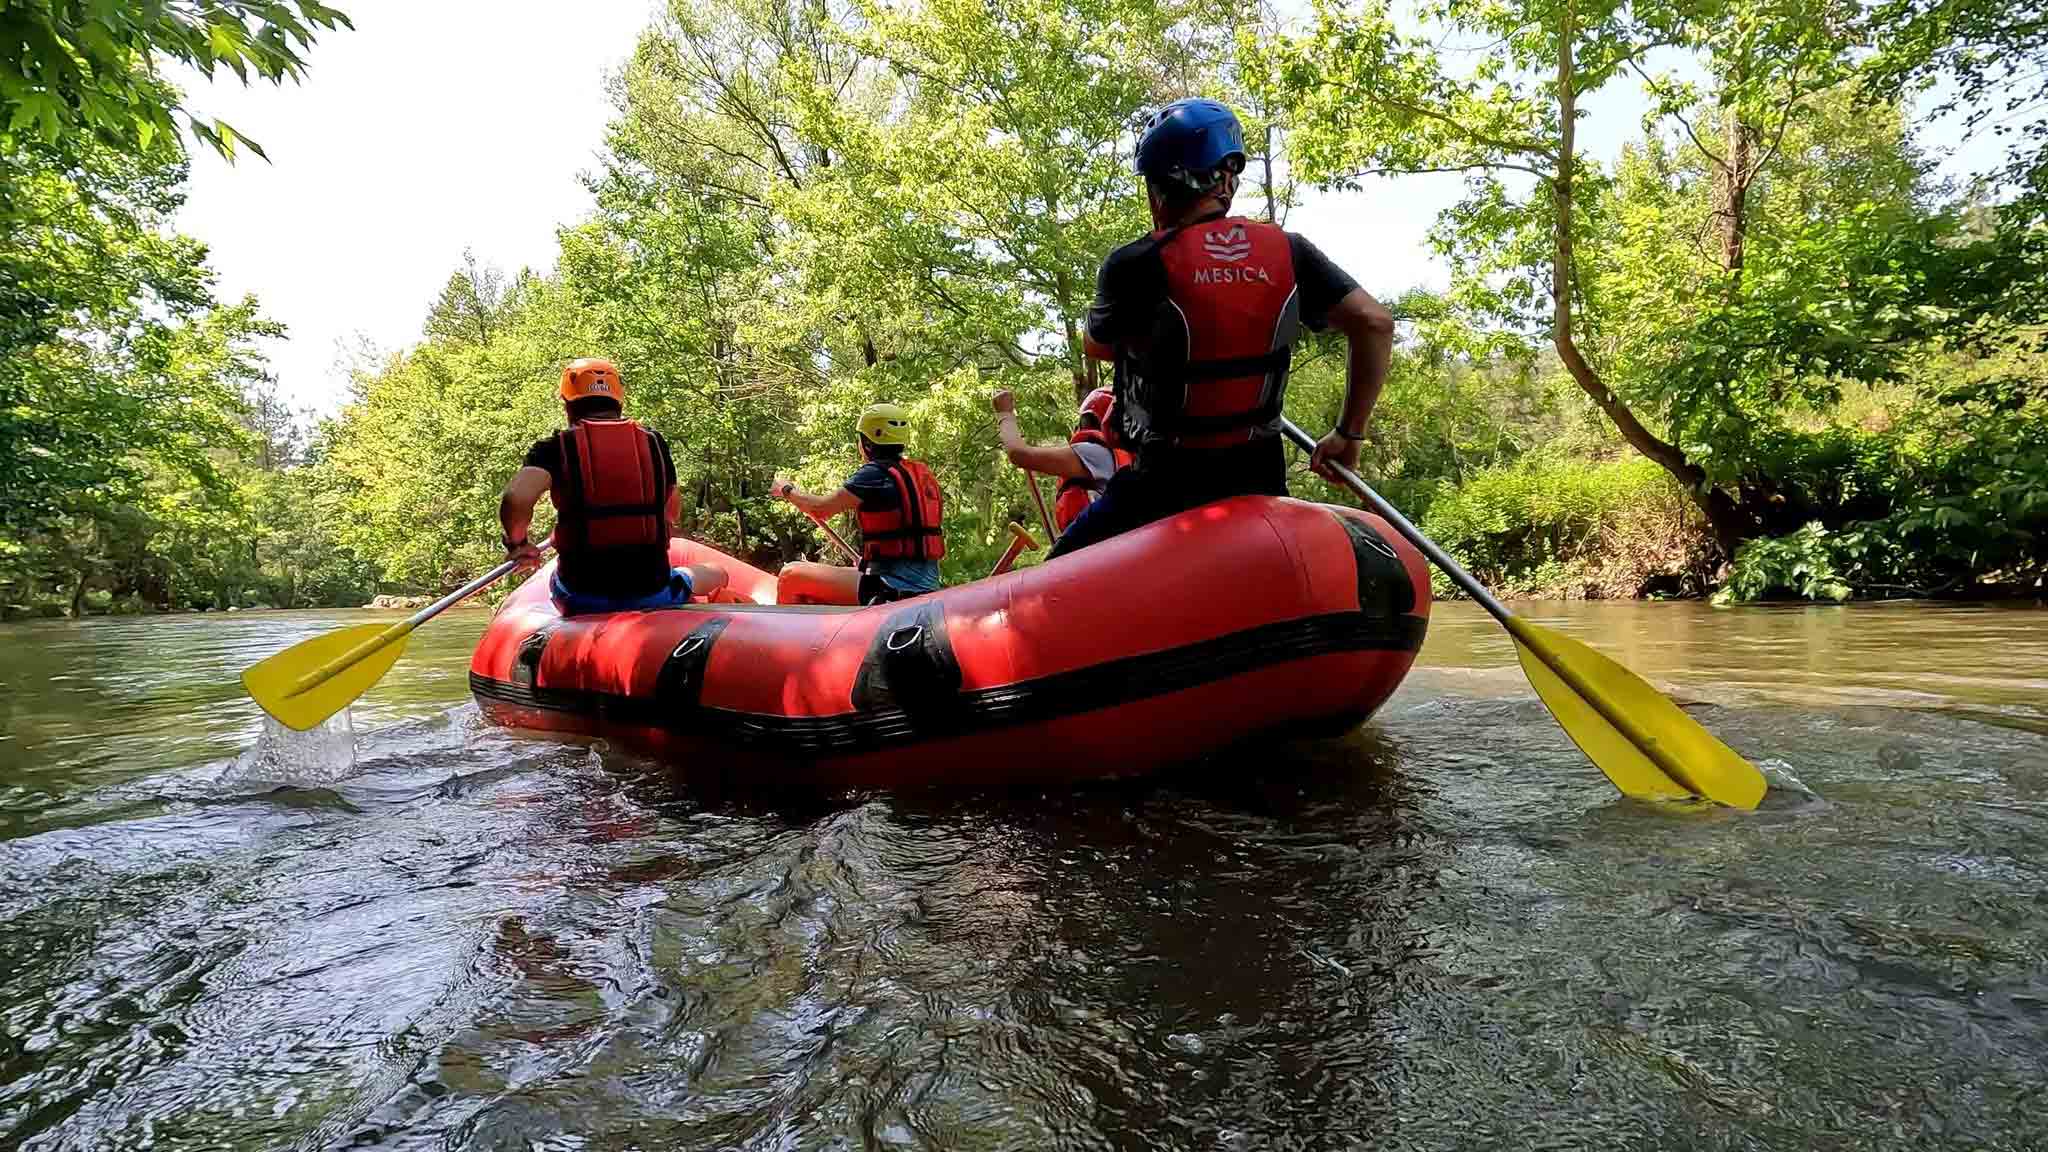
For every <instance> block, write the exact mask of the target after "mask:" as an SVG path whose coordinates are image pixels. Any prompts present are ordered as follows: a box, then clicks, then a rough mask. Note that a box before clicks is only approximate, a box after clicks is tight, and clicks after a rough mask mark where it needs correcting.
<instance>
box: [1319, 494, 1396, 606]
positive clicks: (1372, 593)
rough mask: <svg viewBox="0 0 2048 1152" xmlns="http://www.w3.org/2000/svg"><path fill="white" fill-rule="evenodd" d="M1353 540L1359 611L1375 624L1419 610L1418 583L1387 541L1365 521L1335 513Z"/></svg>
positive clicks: (1345, 514) (1352, 547)
mask: <svg viewBox="0 0 2048 1152" xmlns="http://www.w3.org/2000/svg"><path fill="white" fill-rule="evenodd" d="M1330 515H1332V516H1335V517H1336V518H1337V523H1339V524H1342V525H1343V526H1344V534H1345V535H1347V536H1349V537H1350V538H1351V555H1352V557H1353V559H1354V560H1355V561H1356V563H1357V568H1358V610H1359V611H1360V612H1362V613H1364V614H1365V615H1367V616H1370V617H1372V618H1373V619H1375V620H1392V619H1394V618H1395V617H1398V616H1406V615H1407V614H1408V613H1410V612H1413V611H1414V610H1415V581H1414V579H1413V578H1412V577H1410V576H1409V574H1408V565H1406V564H1403V563H1402V562H1401V556H1400V553H1398V552H1395V551H1394V548H1393V546H1392V545H1391V544H1388V543H1387V538H1386V537H1384V536H1382V535H1380V534H1379V531H1378V530H1377V529H1375V528H1374V527H1373V526H1372V525H1370V524H1368V523H1366V522H1365V521H1364V520H1363V519H1362V518H1360V517H1358V516H1354V515H1349V514H1347V513H1343V512H1338V511H1334V510H1332V511H1331V513H1330Z"/></svg>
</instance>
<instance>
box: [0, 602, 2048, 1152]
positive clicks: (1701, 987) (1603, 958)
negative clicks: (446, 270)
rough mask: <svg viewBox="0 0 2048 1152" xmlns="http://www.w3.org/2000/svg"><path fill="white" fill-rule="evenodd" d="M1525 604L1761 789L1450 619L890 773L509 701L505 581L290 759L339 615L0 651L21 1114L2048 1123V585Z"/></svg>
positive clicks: (719, 1130)
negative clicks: (1168, 759) (576, 738)
mask: <svg viewBox="0 0 2048 1152" xmlns="http://www.w3.org/2000/svg"><path fill="white" fill-rule="evenodd" d="M1530 610H1531V612H1532V614H1534V615H1537V616H1539V617H1542V618H1545V619H1548V620H1549V621H1550V622H1552V623H1555V624H1559V625H1561V626H1563V627H1566V628H1568V629H1570V630H1572V631H1574V632H1576V633H1578V634H1579V635H1581V636H1582V637H1583V638H1585V639H1587V640H1589V641H1591V642H1593V643H1596V644H1598V645H1600V646H1601V647H1603V648H1605V649H1606V650H1608V651H1609V652H1610V653H1612V654H1614V655H1616V656H1618V657H1619V658H1621V659H1623V660H1624V661H1625V662H1626V663H1628V664H1630V665H1631V666H1632V667H1635V668H1636V669H1638V670H1639V671H1642V672H1644V673H1645V674H1646V675H1648V676H1650V677H1651V678H1652V679H1654V680H1656V681H1658V682H1659V683H1662V684H1664V685H1666V686H1668V687H1670V688H1671V689H1672V690H1673V691H1674V692H1675V693H1676V694H1677V695H1678V696H1679V697H1680V698H1681V699H1683V700H1685V701H1686V702H1687V703H1688V704H1690V705H1691V706H1693V708H1694V711H1695V713H1696V714H1697V715H1699V716H1700V717H1701V718H1702V719H1703V720H1705V721H1706V722H1707V723H1708V724H1709V725H1710V726H1711V727H1713V728H1714V729H1715V730H1716V731H1718V732H1719V733H1720V734H1721V735H1722V736H1723V737H1724V738H1725V739H1727V740H1728V741H1729V742H1730V743H1731V744H1733V745H1735V746H1736V747H1737V748H1738V749H1740V750H1741V751H1743V752H1745V753H1747V754H1749V755H1751V756H1752V757H1755V758H1757V759H1759V760H1764V759H1769V760H1772V761H1776V762H1777V763H1774V764H1772V765H1771V770H1772V772H1773V775H1774V778H1775V780H1776V783H1777V787H1775V788H1774V790H1773V792H1772V795H1771V797H1770V799H1769V800H1768V801H1767V802H1766V805H1765V809H1764V810H1763V811H1761V812H1758V813H1755V814H1735V813H1729V812H1721V811H1706V810H1699V809H1656V808H1650V807H1646V806H1642V805H1638V804H1634V803H1631V802H1627V801H1623V800H1621V799H1619V798H1617V797H1616V796H1615V794H1614V793H1613V791H1612V789H1611V788H1610V787H1609V786H1608V785H1607V783H1606V782H1605V780H1604V779H1603V778H1602V777H1601V776H1600V775H1599V774H1598V773H1597V772H1596V771H1595V770H1594V769H1593V768H1591V767H1590V766H1589V765H1588V764H1586V763H1585V761H1584V760H1583V759H1581V758H1580V757H1579V756H1578V754H1577V753H1576V752H1575V751H1574V750H1573V749H1572V747H1571V746H1570V744H1569V743H1568V742H1567V741H1566V739H1565V738H1564V737H1563V736H1562V735H1561V734H1560V733H1559V732H1558V730H1557V729H1556V727H1555V726H1554V725H1553V724H1552V723H1551V722H1550V721H1549V719H1548V718H1547V716H1546V714H1545V713H1544V712H1543V710H1542V708H1541V706H1540V705H1538V704H1537V703H1536V702H1535V701H1534V699H1533V697H1531V696H1530V694H1529V693H1528V691H1527V688H1526V685H1525V683H1524V682H1523V680H1522V678H1521V676H1520V674H1519V672H1517V671H1516V670H1515V669H1514V668H1513V666H1512V656H1511V654H1510V652H1509V650H1508V648H1507V645H1506V642H1505V640H1504V639H1503V638H1502V637H1501V635H1500V633H1499V630H1498V629H1497V628H1495V627H1494V626H1493V625H1491V624H1490V623H1489V622H1487V621H1486V620H1485V619H1484V618H1483V617H1481V616H1479V615H1478V614H1477V613H1476V611H1474V610H1471V609H1469V608H1468V607H1467V606H1464V605H1441V606H1439V609H1438V614H1437V619H1436V622H1435V624H1434V626H1433V630H1432V634H1431V637H1430V642H1429V646H1428V647H1427V648H1426V649H1425V651H1424V655H1423V662H1424V665H1423V666H1422V667H1419V668H1418V669H1417V671H1416V673H1415V674H1414V675H1413V676H1412V677H1411V678H1410V680H1409V683H1408V684H1407V686H1406V687H1405V688H1404V689H1403V690H1402V692H1401V693H1400V694H1399V695H1398V696H1397V697H1396V698H1395V699H1394V701H1393V702H1392V703H1391V704H1390V705H1389V706H1388V707H1387V709H1386V710H1385V711H1384V712H1383V713H1382V714H1381V716H1380V717H1379V718H1378V719H1376V720H1375V721H1374V722H1373V723H1372V724H1370V725H1368V726H1367V727H1366V728H1364V729H1362V730H1361V731H1359V732H1357V733H1355V734H1354V735H1352V736H1350V737H1348V738H1346V739H1344V740H1340V741H1334V742H1320V743H1302V744H1294V745H1283V744H1275V745H1272V746H1266V747H1260V748H1256V749H1251V750H1242V751H1239V752H1235V753H1232V754H1229V755H1225V756H1219V757H1217V758H1216V759H1215V760H1213V761H1212V762H1209V763H1205V764H1201V765H1193V766H1190V767H1189V768H1187V769H1185V770H1183V771H1179V772H1176V773H1174V774H1171V775H1169V776H1166V777H1163V778H1159V779H1155V780H1153V781H1150V782H1138V783H1122V784H1115V785H1103V786H1098V787H1093V788H1088V789H1082V790H1077V791H1058V792H1044V793H1040V792H1030V793H1018V792H972V791H968V792H964V793H962V792H955V793H948V794H925V795H907V796H905V795H895V796H892V795H868V794H858V795H839V796H824V797H819V796H809V797H786V796H778V795H776V794H774V793H773V792H772V791H769V792H766V793H764V792H763V791H762V790H760V789H758V788H753V789H749V790H748V791H747V792H746V794H744V795H736V794H735V793H734V792H733V791H732V789H731V788H729V787H709V786H705V785H701V784H694V783H693V784H683V783H680V782H679V781H678V780H677V779H676V778H675V777H674V776H673V774H671V773H669V772H667V771H666V770H663V769H660V768H657V767H655V766H653V765H650V764H646V763H643V762H638V761H635V760H631V759H628V758H626V757H623V756H621V755H619V754H617V753H614V752H610V751H607V750H605V749H603V748H601V747H600V748H597V749H590V748H585V747H579V746H570V745H562V744H555V743H547V742H543V741H539V740H535V739H529V738H524V737H521V736H518V735H516V734H512V733H508V732H504V731H500V730H495V729H491V728H487V727H483V726H481V725H480V724H478V722H477V720H476V716H475V712H474V709H473V708H472V707H471V706H469V705H468V704H467V703H466V700H465V693H466V688H465V681H464V676H463V674H464V672H465V668H466V657H467V653H468V649H469V646H470V644H471V643H472V642H473V640H474V638H475V636H476V634H477V632H478V631H479V630H480V629H481V627H482V623H483V616H482V614H481V613H461V614H456V615H455V617H454V618H453V619H450V620H447V621H444V622H437V623H436V624H434V625H432V626H431V627H430V628H429V629H428V630H427V631H426V632H424V633H422V634H421V635H420V636H418V637H417V638H416V639H415V640H414V642H413V645H412V650H411V651H410V653H409V654H408V655H407V657H406V659H405V660H404V662H403V663H402V664H401V665H400V667H399V669H398V670H397V671H396V672H395V673H394V674H393V675H392V676H391V677H390V678H389V679H388V680H387V681H386V682H385V684H384V685H382V686H381V687H380V688H379V689H378V690H377V691H376V692H375V693H374V694H373V695H372V696H371V697H370V698H368V699H367V700H366V701H365V702H363V703H362V704H360V705H359V706H358V707H357V708H356V709H355V712H354V715H353V721H352V722H353V728H354V730H353V733H351V732H349V731H347V730H346V729H343V730H339V731H333V732H329V733H327V734H325V736H324V737H321V738H315V739H313V740H311V741H298V742H294V743H293V744H291V745H288V746H284V747H283V749H282V750H280V747H279V746H278V745H276V743H275V742H274V741H272V742H266V741H263V740H261V739H259V737H260V736H261V734H262V725H261V723H260V717H259V715H258V714H257V713H256V712H255V710H254V708H253V707H252V706H251V705H249V704H247V703H246V702H245V701H243V700H242V699H241V698H240V694H239V692H238V691H237V690H236V686H235V682H234V674H235V672H236V670H238V669H239V668H240V667H241V666H242V665H244V664H246V663H248V662H250V661H252V660H254V659H256V658H258V657H260V656H262V655H266V654H268V653H269V652H271V651H274V650H276V649H277V648H280V647H282V646H284V645H286V644H288V643H291V642H293V641H295V640H297V639H300V638H303V637H305V636H308V635H312V634H314V633H315V632H317V631H320V630H322V629H325V628H328V627H332V626H334V625H335V624H337V623H339V622H343V621H346V622H351V623H352V622H357V621H359V620H361V619H363V616H362V614H348V615H346V616H341V615H327V616H322V615H316V614H299V613H289V614H265V615H238V616H231V617H184V618H176V619H164V620H153V621H96V622H90V623H86V624H82V625H73V624H56V623H46V624H34V625H19V626H9V627H7V628H4V629H0V643H4V644H5V650H6V653H7V658H6V659H5V660H4V661H0V1147H13V1146H22V1147H27V1148H66V1149H70V1148H122V1147H140V1146H143V1145H148V1146H150V1147H154V1148H272V1147H289V1146H304V1147H325V1146H331V1145H370V1146H394V1147H398V1146H402V1147H429V1146H431V1147H452V1148H463V1149H468V1148H525V1147H536V1146H538V1147H570V1146H579V1147H595V1148H647V1147H660V1148H729V1147H745V1148H842V1147H843V1148H855V1147H859V1148H895V1147H904V1148H910V1147H933V1148H972V1149H985V1148H1017V1149H1037V1148H1217V1147H1221V1148H1228V1149H1238V1148H1267V1147H1280V1148H1352V1147H1375V1148H1379V1147H1384V1148H1535V1147H1550V1148H1581V1147H1600V1148H1624V1147H1627V1148H1653V1147H1654V1148H1724V1147H1725V1148H1755V1147H1772V1148H1841V1149H1851V1148H1853V1149H1869V1148H1926V1147H1974V1148H2000V1149H2004V1148H2011V1149H2030V1148H2041V1147H2044V1146H2048V1099H2044V1095H2048V1093H2044V1090H2043V1088H2044V1085H2048V1073H2044V1071H2043V1067H2044V1064H2048V613H2044V612H2040V611H2033V610H2021V609H1972V608H1955V607H1926V606H1877V607H1855V608H1846V609H1844V608H1808V609H1784V610H1747V611H1715V610H1712V609H1708V608H1705V607H1702V606H1699V605H1670V604H1613V605H1602V604H1592V605H1569V606H1566V605H1554V606H1541V605H1539V606H1531V608H1530ZM971 770H972V769H971V766H964V765H963V767H962V771H963V774H966V773H970V772H971Z"/></svg>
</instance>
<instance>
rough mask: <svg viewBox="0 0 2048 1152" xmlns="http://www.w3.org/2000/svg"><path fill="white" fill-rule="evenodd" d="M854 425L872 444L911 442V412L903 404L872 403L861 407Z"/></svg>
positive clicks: (905, 443)
mask: <svg viewBox="0 0 2048 1152" xmlns="http://www.w3.org/2000/svg"><path fill="white" fill-rule="evenodd" d="M854 427H856V428H858V429H859V430H860V434H861V435H862V436H865V437H867V440H868V442H869V443H870V444H904V445H907V444H909V443H910V413H909V412H907V411H905V410H904V408H903V405H901V404H870V405H868V406H867V407H866V408H863V409H861V413H860V422H859V423H857V424H855V425H854Z"/></svg>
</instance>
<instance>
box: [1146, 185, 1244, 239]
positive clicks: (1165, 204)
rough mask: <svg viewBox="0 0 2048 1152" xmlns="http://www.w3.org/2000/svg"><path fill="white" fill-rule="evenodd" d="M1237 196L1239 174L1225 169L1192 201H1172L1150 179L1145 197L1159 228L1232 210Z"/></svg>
mask: <svg viewBox="0 0 2048 1152" xmlns="http://www.w3.org/2000/svg"><path fill="white" fill-rule="evenodd" d="M1236 196H1237V174H1236V173H1234V172H1225V173H1223V174H1222V176H1221V177H1220V178H1219V179H1218V180H1217V181H1216V183H1214V184H1211V185H1210V186H1209V188H1208V189H1207V190H1206V191H1204V192H1202V193H1201V194H1200V195H1197V196H1196V197H1195V198H1194V199H1192V200H1168V199H1167V198H1166V197H1164V196H1162V195H1160V194H1159V192H1158V190H1157V189H1155V188H1154V187H1153V186H1152V185H1151V184H1150V182H1147V184H1146V185H1145V199H1146V201H1147V203H1148V204H1149V205H1150V207H1151V209H1152V226H1153V227H1155V228H1178V227H1180V226H1182V225H1184V224H1188V223H1190V222H1192V221H1195V220H1199V219H1201V218H1202V217H1203V216H1205V215H1208V214H1210V213H1211V212H1212V211H1217V210H1220V211H1222V212H1224V213H1226V214H1227V213H1228V212H1229V211H1230V202H1231V201H1232V200H1233V199H1235V198H1236Z"/></svg>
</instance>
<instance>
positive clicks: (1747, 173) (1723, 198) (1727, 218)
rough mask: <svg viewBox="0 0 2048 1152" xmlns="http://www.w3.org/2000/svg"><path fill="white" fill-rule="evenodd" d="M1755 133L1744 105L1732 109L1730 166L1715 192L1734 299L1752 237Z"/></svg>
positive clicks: (1723, 259)
mask: <svg viewBox="0 0 2048 1152" xmlns="http://www.w3.org/2000/svg"><path fill="white" fill-rule="evenodd" d="M1754 137H1755V132H1754V131H1753V130H1752V129H1751V128H1750V127H1749V125H1747V124H1745V123H1743V122H1742V109H1741V106H1740V105H1737V104H1730V105H1729V106H1728V162H1727V163H1726V164H1723V165H1722V166H1721V179H1720V182H1719V183H1720V187H1718V188H1716V189H1715V190H1714V201H1715V204H1714V211H1715V212H1716V213H1717V214H1719V215H1720V217H1721V267H1722V268H1724V269H1726V270H1727V272H1728V292H1729V294H1730V295H1731V296H1732V295H1734V294H1735V292H1736V291H1737V290H1738V289H1740V287H1741V286H1742V263H1743V248H1744V242H1745V241H1746V240H1747V238H1748V234H1749V181H1750V179H1751V177H1753V176H1755V175H1756V173H1754V172H1752V171H1751V170H1750V164H1751V155H1752V153H1753V151H1754V149H1755V139H1754Z"/></svg>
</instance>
